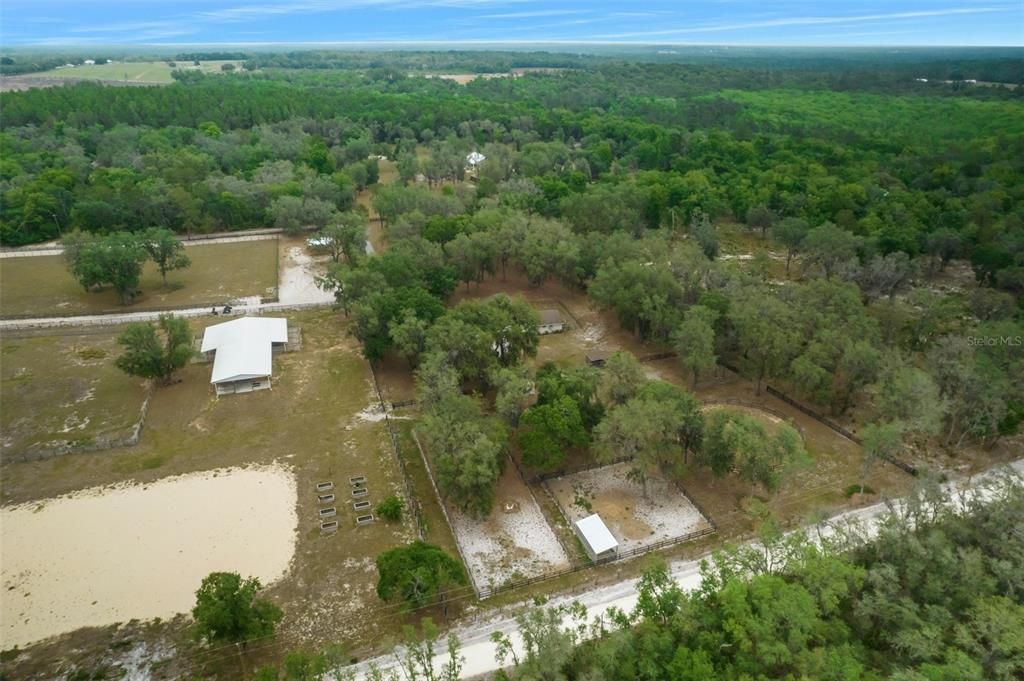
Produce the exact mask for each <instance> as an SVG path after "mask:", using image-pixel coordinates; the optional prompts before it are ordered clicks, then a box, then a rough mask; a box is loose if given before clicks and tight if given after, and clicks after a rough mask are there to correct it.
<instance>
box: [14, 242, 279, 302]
mask: <svg viewBox="0 0 1024 681" xmlns="http://www.w3.org/2000/svg"><path fill="white" fill-rule="evenodd" d="M187 253H188V256H189V257H190V258H191V259H192V266H191V267H189V268H188V269H185V270H180V271H176V272H171V273H169V274H168V275H167V282H168V285H167V287H164V286H163V284H162V283H161V280H160V273H159V272H158V271H157V269H156V267H155V266H154V265H153V264H152V263H147V264H146V267H145V269H144V271H143V275H142V282H141V288H142V295H140V296H139V298H137V299H136V301H135V303H133V304H132V305H128V306H125V305H121V304H120V303H119V302H118V299H117V294H116V293H115V292H114V290H113V289H109V288H108V289H104V290H101V291H95V292H90V293H86V292H85V291H84V290H82V287H81V286H79V285H78V283H77V282H76V281H75V280H74V279H73V278H72V277H71V275H70V274H69V273H68V271H67V268H66V266H65V264H64V259H63V257H62V256H59V255H43V256H29V257H23V258H4V259H3V260H0V316H4V317H19V316H33V317H45V316H47V315H75V314H104V313H116V312H134V311H140V310H151V309H159V308H165V307H176V306H186V305H196V306H203V305H214V304H221V303H224V302H226V301H228V300H230V299H232V298H239V297H242V296H262V297H264V298H267V297H272V296H273V295H275V294H276V292H277V260H278V249H277V239H262V240H258V241H239V242H235V243H222V244H206V245H201V246H198V245H197V246H189V247H188V249H187Z"/></svg>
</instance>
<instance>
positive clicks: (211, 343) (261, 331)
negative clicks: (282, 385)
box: [202, 317, 288, 384]
mask: <svg viewBox="0 0 1024 681" xmlns="http://www.w3.org/2000/svg"><path fill="white" fill-rule="evenodd" d="M287 342H288V320H287V319H282V318H276V317H272V318H267V317H242V318H240V319H233V320H231V321H230V322H224V323H223V324H214V325H213V326H211V327H209V328H208V329H206V332H205V333H204V334H203V345H202V352H209V351H211V350H216V351H217V354H216V355H215V356H214V358H213V375H212V376H210V383H214V384H216V383H227V382H230V381H241V380H245V379H248V378H258V377H261V376H270V375H271V371H272V369H271V367H272V362H271V357H272V355H273V350H272V348H273V343H287Z"/></svg>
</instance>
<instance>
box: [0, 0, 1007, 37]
mask: <svg viewBox="0 0 1024 681" xmlns="http://www.w3.org/2000/svg"><path fill="white" fill-rule="evenodd" d="M389 41H393V42H421V41H429V42H566V43H573V42H601V43H646V44H650V43H658V44H669V43H671V44H735V45H1014V46H1019V45H1022V44H1024V0H991V1H985V0H868V1H849V2H835V1H833V0H817V1H811V0H776V1H772V0H763V1H756V0H700V1H690V0H674V1H670V0H653V1H650V2H629V1H628V0H291V1H289V0H203V1H200V0H177V1H172V2H168V1H166V0H75V1H74V2H69V1H68V0H2V3H0V43H2V44H3V45H26V44H29V45H51V46H60V45H92V44H96V45H133V44H214V43H221V44H251V43H270V44H273V43H281V44H298V43H359V42H389Z"/></svg>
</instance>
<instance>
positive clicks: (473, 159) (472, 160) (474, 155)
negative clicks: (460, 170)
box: [466, 151, 487, 166]
mask: <svg viewBox="0 0 1024 681" xmlns="http://www.w3.org/2000/svg"><path fill="white" fill-rule="evenodd" d="M486 160H487V157H486V156H484V155H483V154H481V153H480V152H479V151H471V152H469V155H467V156H466V163H468V164H469V165H471V166H475V165H479V164H481V163H483V162H484V161H486Z"/></svg>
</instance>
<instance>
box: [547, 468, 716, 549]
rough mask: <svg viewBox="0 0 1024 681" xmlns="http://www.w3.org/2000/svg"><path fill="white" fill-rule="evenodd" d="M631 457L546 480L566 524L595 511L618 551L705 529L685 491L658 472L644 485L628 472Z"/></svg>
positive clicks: (707, 525) (705, 523)
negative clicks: (566, 521)
mask: <svg viewBox="0 0 1024 681" xmlns="http://www.w3.org/2000/svg"><path fill="white" fill-rule="evenodd" d="M632 468H633V464H632V463H631V462H626V461H624V462H620V463H616V464H611V465H608V466H602V467H600V468H591V469H588V470H583V471H579V472H576V473H571V474H568V475H564V476H562V477H558V478H552V479H549V480H547V481H546V482H545V483H544V484H545V485H547V487H548V490H549V491H550V492H551V495H552V497H553V498H554V499H555V501H556V502H557V503H558V506H559V508H561V510H562V513H563V514H564V515H565V517H566V519H567V520H568V521H569V523H570V524H572V523H575V522H576V521H577V520H581V519H582V518H585V517H586V516H588V515H590V514H591V513H597V514H599V515H600V516H601V519H602V520H604V522H605V525H607V526H608V529H609V530H610V531H611V533H612V535H613V536H614V537H615V539H617V540H618V542H619V551H620V552H623V553H627V552H632V551H643V550H649V549H650V548H652V547H653V546H654V545H661V544H662V543H663V542H669V543H671V542H672V540H673V539H675V538H677V537H681V536H684V535H689V534H691V533H695V532H700V531H702V530H704V529H711V528H713V525H712V524H711V522H710V521H709V520H708V519H707V518H705V517H704V515H703V514H702V513H701V512H700V510H698V508H697V506H696V505H695V504H694V503H693V502H692V501H691V500H690V499H689V497H687V496H686V494H685V493H684V492H683V491H682V490H681V489H680V488H679V487H677V486H676V485H675V484H673V483H672V482H671V481H669V480H666V479H665V478H664V477H662V476H660V475H649V476H648V478H647V489H646V492H645V490H644V487H643V486H642V485H641V484H640V483H639V482H636V481H635V480H633V479H632V478H631V476H630V474H629V472H630V470H631V469H632Z"/></svg>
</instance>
